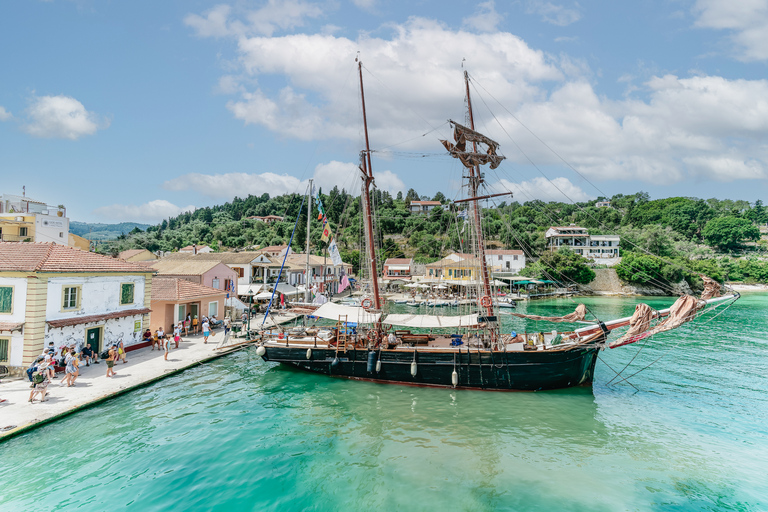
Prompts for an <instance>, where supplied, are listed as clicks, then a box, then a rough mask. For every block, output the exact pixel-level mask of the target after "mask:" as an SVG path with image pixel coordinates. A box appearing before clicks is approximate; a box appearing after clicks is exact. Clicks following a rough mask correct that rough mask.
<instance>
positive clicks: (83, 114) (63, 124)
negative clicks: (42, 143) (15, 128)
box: [23, 95, 109, 140]
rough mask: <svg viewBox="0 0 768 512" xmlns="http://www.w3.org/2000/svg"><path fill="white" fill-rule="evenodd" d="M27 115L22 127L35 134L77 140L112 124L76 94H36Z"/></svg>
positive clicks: (35, 135) (36, 135)
mask: <svg viewBox="0 0 768 512" xmlns="http://www.w3.org/2000/svg"><path fill="white" fill-rule="evenodd" d="M27 116H28V122H27V124H25V125H24V126H23V129H24V131H26V132H27V133H29V134H30V135H32V136H34V137H44V138H58V139H70V140H77V139H79V138H80V137H82V136H83V135H92V134H94V133H96V131H97V130H99V129H104V128H107V127H108V126H109V121H107V120H99V117H98V116H97V115H96V114H94V113H93V112H88V111H87V110H86V109H85V107H84V106H83V104H82V103H80V102H79V101H77V100H76V99H75V98H72V97H70V96H63V95H59V96H41V97H37V98H35V99H34V101H33V102H32V104H31V105H30V107H29V109H28V110H27Z"/></svg>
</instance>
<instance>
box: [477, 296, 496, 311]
mask: <svg viewBox="0 0 768 512" xmlns="http://www.w3.org/2000/svg"><path fill="white" fill-rule="evenodd" d="M491 304H493V299H491V296H490V295H483V296H482V297H480V305H481V306H483V307H484V308H489V307H491Z"/></svg>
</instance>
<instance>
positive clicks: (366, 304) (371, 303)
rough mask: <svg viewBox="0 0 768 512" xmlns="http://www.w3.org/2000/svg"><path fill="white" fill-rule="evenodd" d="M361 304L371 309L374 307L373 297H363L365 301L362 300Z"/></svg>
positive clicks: (364, 307)
mask: <svg viewBox="0 0 768 512" xmlns="http://www.w3.org/2000/svg"><path fill="white" fill-rule="evenodd" d="M360 305H361V306H363V309H371V308H372V307H373V301H372V300H371V299H363V302H361V303H360Z"/></svg>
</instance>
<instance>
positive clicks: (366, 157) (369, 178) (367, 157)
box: [357, 59, 381, 327]
mask: <svg viewBox="0 0 768 512" xmlns="http://www.w3.org/2000/svg"><path fill="white" fill-rule="evenodd" d="M357 71H358V74H359V75H360V100H361V101H362V105H363V131H364V132H365V151H362V152H361V153H360V171H361V172H362V173H363V190H362V194H363V217H364V224H365V240H366V245H367V246H368V259H369V265H370V272H371V287H372V288H373V308H374V309H377V310H381V296H380V295H379V276H378V271H377V269H378V264H377V262H376V245H375V244H374V236H373V235H374V232H373V213H372V211H371V194H370V188H371V185H372V184H373V167H372V166H371V145H370V142H369V140H368V119H367V117H366V113H365V91H364V89H363V62H362V61H361V60H360V59H357ZM379 327H380V326H379Z"/></svg>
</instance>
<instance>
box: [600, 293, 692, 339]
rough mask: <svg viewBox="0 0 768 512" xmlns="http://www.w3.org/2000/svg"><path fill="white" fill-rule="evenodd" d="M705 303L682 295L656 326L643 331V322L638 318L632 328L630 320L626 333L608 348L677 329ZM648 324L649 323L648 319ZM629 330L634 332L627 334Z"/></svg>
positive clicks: (636, 312) (689, 319) (636, 311)
mask: <svg viewBox="0 0 768 512" xmlns="http://www.w3.org/2000/svg"><path fill="white" fill-rule="evenodd" d="M705 305H706V303H704V302H701V301H699V300H697V299H696V298H695V297H691V296H690V295H683V296H682V297H680V298H679V299H677V300H676V301H675V303H674V304H672V307H671V308H669V316H667V317H666V318H665V319H664V320H663V321H661V322H659V323H658V324H657V325H656V327H654V328H653V329H649V330H647V331H645V332H643V331H642V330H641V329H642V326H643V324H642V323H641V322H640V319H638V322H637V323H638V326H637V328H636V329H633V327H632V322H631V320H630V330H629V331H628V332H627V334H625V335H624V336H622V337H621V338H619V339H618V340H616V341H615V342H613V343H611V344H609V345H608V346H609V347H610V348H616V347H620V346H622V345H629V344H630V343H634V342H636V341H640V340H642V339H645V338H648V337H650V336H653V335H654V334H658V333H660V332H665V331H671V330H672V329H677V328H678V327H680V326H681V325H683V324H684V323H686V322H690V321H691V320H693V319H694V318H696V313H697V312H698V311H699V310H700V309H701V308H703V307H704V306H705ZM639 306H645V304H641V305H638V307H639ZM646 307H648V309H649V310H650V307H649V306H646ZM635 315H638V309H637V308H635ZM635 315H632V318H635ZM638 316H641V315H638ZM648 324H649V325H650V319H649V320H648ZM631 331H634V332H635V334H632V335H631V336H628V334H629V333H630V332H631ZM619 342H621V343H619Z"/></svg>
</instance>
